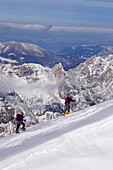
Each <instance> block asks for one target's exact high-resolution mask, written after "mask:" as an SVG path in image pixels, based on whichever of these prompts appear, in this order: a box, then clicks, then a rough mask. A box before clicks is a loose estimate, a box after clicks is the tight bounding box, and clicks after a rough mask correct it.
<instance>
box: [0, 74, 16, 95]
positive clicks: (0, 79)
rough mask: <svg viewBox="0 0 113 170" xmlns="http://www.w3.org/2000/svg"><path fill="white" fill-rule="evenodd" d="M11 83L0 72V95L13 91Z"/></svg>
mask: <svg viewBox="0 0 113 170" xmlns="http://www.w3.org/2000/svg"><path fill="white" fill-rule="evenodd" d="M11 84H12V81H11V79H8V78H7V76H6V75H5V74H3V73H2V72H0V94H7V93H10V92H12V91H13V88H12V86H11Z"/></svg>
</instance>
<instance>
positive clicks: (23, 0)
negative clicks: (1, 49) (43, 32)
mask: <svg viewBox="0 0 113 170" xmlns="http://www.w3.org/2000/svg"><path fill="white" fill-rule="evenodd" d="M0 22H10V23H22V24H45V25H56V26H67V27H72V26H74V27H101V28H113V0H0Z"/></svg>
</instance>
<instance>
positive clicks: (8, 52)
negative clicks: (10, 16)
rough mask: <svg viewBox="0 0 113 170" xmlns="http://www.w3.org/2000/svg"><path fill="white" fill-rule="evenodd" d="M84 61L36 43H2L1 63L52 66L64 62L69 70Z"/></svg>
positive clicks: (0, 48)
mask: <svg viewBox="0 0 113 170" xmlns="http://www.w3.org/2000/svg"><path fill="white" fill-rule="evenodd" d="M84 61H85V60H84V59H79V58H75V57H74V56H67V55H56V54H54V53H51V52H48V51H46V50H44V49H43V48H41V47H39V46H38V45H35V44H28V43H21V42H14V41H10V42H4V43H0V63H4V64H7V63H11V64H13V65H14V64H15V65H21V64H24V63H36V64H41V65H42V66H46V67H50V68H52V67H54V65H55V64H58V63H62V65H63V67H64V69H65V70H68V69H70V68H73V67H76V66H77V65H78V64H80V63H81V62H84Z"/></svg>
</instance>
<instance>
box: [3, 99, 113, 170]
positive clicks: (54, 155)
mask: <svg viewBox="0 0 113 170" xmlns="http://www.w3.org/2000/svg"><path fill="white" fill-rule="evenodd" d="M112 160H113V100H112V101H107V102H105V103H103V104H99V105H96V106H92V107H89V108H86V109H85V110H81V111H77V112H74V113H71V114H70V115H66V116H65V117H58V118H56V119H54V120H50V121H48V122H45V123H42V124H38V125H35V126H32V127H30V128H29V129H28V130H27V131H26V132H23V133H20V134H18V135H16V134H13V135H10V136H6V137H4V138H1V139H0V169H1V170H26V169H27V170H62V169H65V170H113V165H112Z"/></svg>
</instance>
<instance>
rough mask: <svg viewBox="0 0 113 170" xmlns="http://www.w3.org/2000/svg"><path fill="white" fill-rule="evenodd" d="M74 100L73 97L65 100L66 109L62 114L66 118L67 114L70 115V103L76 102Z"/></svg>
mask: <svg viewBox="0 0 113 170" xmlns="http://www.w3.org/2000/svg"><path fill="white" fill-rule="evenodd" d="M72 98H73V96H70V97H67V98H66V99H65V109H64V112H63V113H62V114H63V115H64V116H65V114H66V112H67V114H69V113H70V102H75V100H73V99H72Z"/></svg>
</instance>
